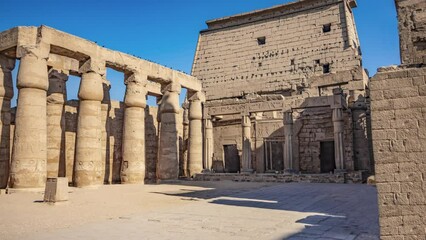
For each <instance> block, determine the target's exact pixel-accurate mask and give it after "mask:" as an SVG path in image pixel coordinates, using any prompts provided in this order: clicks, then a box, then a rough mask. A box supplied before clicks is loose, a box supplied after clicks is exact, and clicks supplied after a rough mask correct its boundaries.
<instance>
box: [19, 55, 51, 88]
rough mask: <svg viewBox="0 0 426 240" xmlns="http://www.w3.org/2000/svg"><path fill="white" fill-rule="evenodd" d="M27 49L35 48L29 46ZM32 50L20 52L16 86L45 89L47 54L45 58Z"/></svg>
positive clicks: (46, 84)
mask: <svg viewBox="0 0 426 240" xmlns="http://www.w3.org/2000/svg"><path fill="white" fill-rule="evenodd" d="M28 50H34V52H37V49H32V48H29V49H28ZM34 52H30V51H28V52H26V54H22V53H21V56H22V57H21V62H20V64H19V71H18V81H17V84H16V85H17V87H18V89H21V88H35V89H40V90H43V91H47V89H48V87H49V81H48V74H47V60H46V58H47V56H46V58H44V57H40V55H36V54H35V53H34ZM17 55H18V54H17Z"/></svg>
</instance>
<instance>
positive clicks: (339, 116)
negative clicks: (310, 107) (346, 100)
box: [333, 108, 343, 122]
mask: <svg viewBox="0 0 426 240" xmlns="http://www.w3.org/2000/svg"><path fill="white" fill-rule="evenodd" d="M333 122H343V108H333Z"/></svg>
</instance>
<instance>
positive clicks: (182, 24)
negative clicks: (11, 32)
mask: <svg viewBox="0 0 426 240" xmlns="http://www.w3.org/2000/svg"><path fill="white" fill-rule="evenodd" d="M287 2H291V1H290V0H103V1H102V0H0V31H4V30H6V29H9V28H12V27H14V26H39V25H42V24H43V25H48V26H51V27H54V28H57V29H59V30H61V31H64V32H68V33H71V34H74V35H77V36H80V37H82V38H86V39H89V40H92V41H96V42H97V43H98V44H99V45H101V46H105V47H107V48H110V49H114V50H118V51H122V52H125V53H130V54H133V55H136V56H139V57H141V58H144V59H148V60H151V61H154V62H157V63H160V64H162V65H165V66H168V67H171V68H173V69H178V70H182V71H184V72H187V73H189V72H190V71H191V65H192V60H193V56H194V51H195V47H196V44H197V39H198V33H199V31H200V30H202V29H205V28H206V25H205V21H206V20H209V19H214V18H219V17H223V16H228V15H233V14H237V13H242V12H247V11H252V10H256V9H260V8H265V7H271V6H274V5H278V4H283V3H287ZM354 13H355V21H356V25H357V29H358V33H359V37H360V41H361V48H362V52H363V64H364V67H365V68H366V69H368V70H369V72H370V76H372V75H374V74H375V72H376V69H377V68H378V67H380V66H386V65H392V64H399V63H400V60H399V47H398V44H399V42H398V41H399V40H398V31H397V18H396V11H395V6H394V1H391V0H358V8H356V9H354ZM107 75H108V76H107V77H108V79H109V80H111V85H112V89H111V98H112V99H115V100H122V98H123V95H124V89H125V88H124V83H123V75H122V74H121V73H117V72H114V71H108V73H107ZM78 85H79V82H78V79H77V78H71V79H70V80H69V81H68V83H67V87H68V99H74V98H76V96H77V95H76V94H77V91H78ZM181 98H183V94H182V96H181ZM149 100H150V101H149V103H151V104H152V103H153V101H152V99H149Z"/></svg>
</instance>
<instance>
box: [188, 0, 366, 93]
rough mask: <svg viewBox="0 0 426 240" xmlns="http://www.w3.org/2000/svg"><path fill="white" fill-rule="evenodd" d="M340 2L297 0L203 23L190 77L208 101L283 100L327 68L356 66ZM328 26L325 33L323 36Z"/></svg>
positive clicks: (354, 43) (349, 23)
mask: <svg viewBox="0 0 426 240" xmlns="http://www.w3.org/2000/svg"><path fill="white" fill-rule="evenodd" d="M346 2H347V1H338V0H326V1H301V2H298V3H292V4H290V5H288V6H285V7H283V8H282V9H280V8H277V9H274V10H270V11H263V12H262V13H259V14H257V15H256V14H253V15H247V17H238V15H236V17H230V18H229V19H225V20H223V21H221V20H217V22H208V24H209V29H208V30H206V31H202V32H201V34H200V37H199V43H198V47H197V52H196V56H195V59H194V65H193V71H192V74H193V75H194V76H196V77H197V78H198V79H200V80H201V81H202V84H203V90H204V91H206V97H207V99H208V100H212V99H219V98H225V97H238V96H242V95H243V94H247V93H253V92H257V93H263V92H277V93H281V94H283V95H289V94H290V93H289V91H290V90H295V91H296V90H298V89H297V88H302V87H305V85H304V84H305V81H306V79H307V78H309V77H312V76H319V75H322V74H323V70H324V68H326V65H327V64H329V70H330V72H338V71H343V70H351V69H354V68H356V67H359V66H360V65H361V63H360V59H361V57H360V55H359V52H358V46H359V44H358V38H357V34H356V30H355V26H354V22H353V19H352V13H351V11H350V10H349V8H350V7H349V6H348V5H347V4H346ZM262 14H263V15H262ZM234 18H235V20H233V19H234ZM328 24H331V25H330V31H329V32H323V28H326V27H327V26H326V25H328ZM262 38H265V43H264V44H262V43H260V41H261V39H262Z"/></svg>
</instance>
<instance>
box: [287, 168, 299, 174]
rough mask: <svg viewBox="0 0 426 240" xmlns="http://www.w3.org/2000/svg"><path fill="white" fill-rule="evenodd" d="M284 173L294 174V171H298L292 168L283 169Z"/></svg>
mask: <svg viewBox="0 0 426 240" xmlns="http://www.w3.org/2000/svg"><path fill="white" fill-rule="evenodd" d="M284 173H288V174H295V173H298V172H297V171H296V170H294V169H284Z"/></svg>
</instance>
